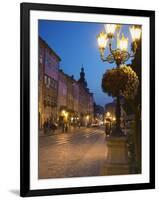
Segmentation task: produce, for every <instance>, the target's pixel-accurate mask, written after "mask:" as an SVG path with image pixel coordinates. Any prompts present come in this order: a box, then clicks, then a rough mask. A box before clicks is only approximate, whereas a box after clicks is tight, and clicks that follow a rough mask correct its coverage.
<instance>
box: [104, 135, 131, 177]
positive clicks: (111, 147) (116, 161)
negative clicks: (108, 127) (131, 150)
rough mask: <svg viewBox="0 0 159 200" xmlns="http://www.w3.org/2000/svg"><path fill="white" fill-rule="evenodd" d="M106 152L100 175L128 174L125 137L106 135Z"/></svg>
mask: <svg viewBox="0 0 159 200" xmlns="http://www.w3.org/2000/svg"><path fill="white" fill-rule="evenodd" d="M106 141H107V147H108V154H107V158H106V162H105V165H104V167H103V170H102V172H101V175H122V174H130V170H129V163H128V148H127V137H126V136H123V137H111V136H110V137H107V138H106Z"/></svg>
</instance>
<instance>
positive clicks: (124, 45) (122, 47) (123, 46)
mask: <svg viewBox="0 0 159 200" xmlns="http://www.w3.org/2000/svg"><path fill="white" fill-rule="evenodd" d="M117 48H119V49H120V50H122V51H126V50H127V48H128V38H126V37H125V36H124V34H122V37H121V39H119V40H118V43H117Z"/></svg>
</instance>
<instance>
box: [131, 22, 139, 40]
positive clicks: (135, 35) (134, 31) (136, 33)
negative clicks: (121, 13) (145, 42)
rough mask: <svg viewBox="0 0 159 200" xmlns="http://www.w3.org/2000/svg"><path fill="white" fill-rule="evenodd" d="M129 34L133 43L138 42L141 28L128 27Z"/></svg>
mask: <svg viewBox="0 0 159 200" xmlns="http://www.w3.org/2000/svg"><path fill="white" fill-rule="evenodd" d="M130 33H131V37H132V41H133V42H134V41H138V40H140V37H141V28H139V27H136V26H131V27H130Z"/></svg>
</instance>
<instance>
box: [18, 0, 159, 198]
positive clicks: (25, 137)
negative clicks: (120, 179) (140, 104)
mask: <svg viewBox="0 0 159 200" xmlns="http://www.w3.org/2000/svg"><path fill="white" fill-rule="evenodd" d="M32 10H42V11H60V12H77V13H94V14H103V15H104V14H107V15H122V16H125V17H126V16H140V17H148V18H149V19H150V38H149V40H150V75H149V77H150V117H149V120H150V130H149V134H150V142H149V143H150V166H149V167H150V180H149V183H136V184H122V185H103V186H88V187H73V188H59V189H55V188H54V189H53V188H52V189H37V190H31V189H30V135H29V128H30V100H29V99H30V76H29V74H30V64H29V61H30V56H29V51H30V45H29V41H30V35H29V34H30V33H29V30H30V11H32ZM20 11H21V16H20V20H21V62H20V67H21V74H20V76H21V82H20V93H21V99H20V100H21V106H20V110H21V113H20V119H21V121H20V132H21V135H20V138H21V139H20V195H21V196H22V197H28V196H43V195H59V194H76V193H95V192H108V191H123V190H139V189H153V188H155V12H154V11H149V10H130V9H117V8H101V7H83V6H71V5H51V4H50V5H49V4H35V3H21V5H20Z"/></svg>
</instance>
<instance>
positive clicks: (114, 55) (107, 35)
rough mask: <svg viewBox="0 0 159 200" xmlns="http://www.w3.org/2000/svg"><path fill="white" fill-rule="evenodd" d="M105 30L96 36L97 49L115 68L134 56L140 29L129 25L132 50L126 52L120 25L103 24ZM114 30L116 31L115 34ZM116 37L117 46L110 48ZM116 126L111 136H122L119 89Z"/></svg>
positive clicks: (125, 41)
mask: <svg viewBox="0 0 159 200" xmlns="http://www.w3.org/2000/svg"><path fill="white" fill-rule="evenodd" d="M104 27H105V31H106V32H101V33H100V34H99V35H98V36H97V41H98V46H99V51H100V57H101V60H102V61H103V62H108V63H116V66H117V68H118V67H120V65H121V64H124V63H125V62H126V61H128V60H129V58H131V57H134V55H135V53H136V49H137V41H138V40H140V36H141V29H140V27H139V26H137V25H133V26H130V33H131V36H132V50H133V52H128V51H127V47H128V38H126V37H125V36H124V34H123V33H122V36H121V37H120V29H121V25H118V24H105V25H104ZM115 32H116V33H117V34H116V35H115ZM114 37H116V39H117V47H116V49H113V48H112V39H113V38H114ZM107 44H108V49H109V52H110V54H109V55H107V56H105V55H104V52H105V49H106V46H107ZM115 114H116V127H115V129H114V130H113V132H112V136H123V135H124V134H123V132H122V130H121V127H120V123H121V122H120V117H121V108H120V91H119V92H118V94H117V96H116V111H115Z"/></svg>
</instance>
